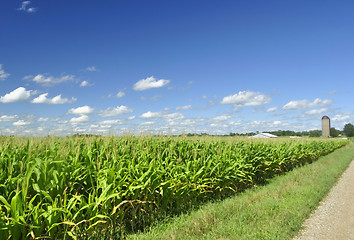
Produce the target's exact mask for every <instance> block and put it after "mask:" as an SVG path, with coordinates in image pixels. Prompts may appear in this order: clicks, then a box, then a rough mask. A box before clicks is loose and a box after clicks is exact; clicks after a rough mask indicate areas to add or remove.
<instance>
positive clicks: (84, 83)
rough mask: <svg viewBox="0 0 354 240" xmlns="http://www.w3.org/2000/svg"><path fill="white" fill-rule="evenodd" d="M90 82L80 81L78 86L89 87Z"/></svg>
mask: <svg viewBox="0 0 354 240" xmlns="http://www.w3.org/2000/svg"><path fill="white" fill-rule="evenodd" d="M91 85H92V84H90V83H89V82H88V81H82V82H81V83H80V87H89V86H91Z"/></svg>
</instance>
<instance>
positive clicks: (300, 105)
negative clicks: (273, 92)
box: [282, 98, 333, 110]
mask: <svg viewBox="0 0 354 240" xmlns="http://www.w3.org/2000/svg"><path fill="white" fill-rule="evenodd" d="M332 102H333V101H332V100H329V99H325V100H322V99H319V98H316V99H315V100H314V101H313V102H309V101H308V100H297V101H290V102H288V103H287V104H285V105H284V106H283V107H282V109H283V110H295V109H306V108H314V107H325V106H328V105H330V104H331V103H332Z"/></svg>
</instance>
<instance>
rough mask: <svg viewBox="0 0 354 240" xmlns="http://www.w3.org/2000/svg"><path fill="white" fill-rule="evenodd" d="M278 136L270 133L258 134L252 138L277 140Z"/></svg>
mask: <svg viewBox="0 0 354 240" xmlns="http://www.w3.org/2000/svg"><path fill="white" fill-rule="evenodd" d="M277 137H278V136H275V135H273V134H270V133H258V134H256V135H254V136H251V138H277Z"/></svg>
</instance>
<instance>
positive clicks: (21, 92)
mask: <svg viewBox="0 0 354 240" xmlns="http://www.w3.org/2000/svg"><path fill="white" fill-rule="evenodd" d="M30 96H31V90H28V91H27V90H26V88H24V87H19V88H17V89H15V90H13V91H12V92H10V93H7V94H5V96H2V97H0V102H2V103H11V102H22V101H27V100H29V98H30Z"/></svg>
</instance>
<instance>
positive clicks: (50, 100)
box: [32, 93, 76, 104]
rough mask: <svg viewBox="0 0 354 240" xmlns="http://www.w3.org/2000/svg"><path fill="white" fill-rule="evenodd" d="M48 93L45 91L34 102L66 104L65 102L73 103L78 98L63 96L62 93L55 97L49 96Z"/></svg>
mask: <svg viewBox="0 0 354 240" xmlns="http://www.w3.org/2000/svg"><path fill="white" fill-rule="evenodd" d="M47 96H48V93H43V94H41V95H39V96H38V97H36V98H35V99H33V100H32V103H44V104H64V103H72V102H75V101H76V98H74V97H73V98H71V99H68V98H61V94H59V95H58V96H55V97H53V98H47Z"/></svg>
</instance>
